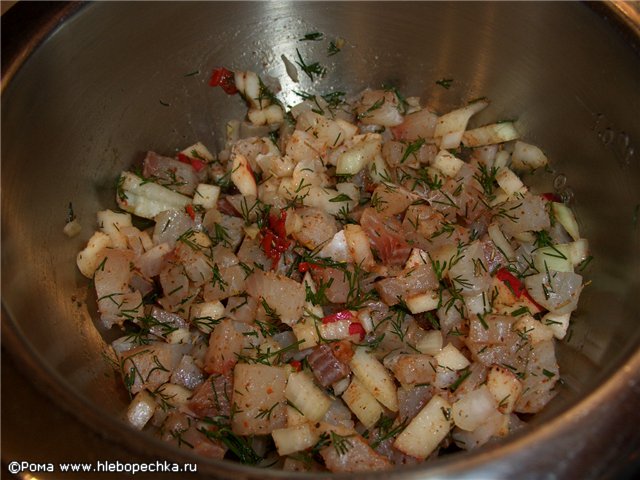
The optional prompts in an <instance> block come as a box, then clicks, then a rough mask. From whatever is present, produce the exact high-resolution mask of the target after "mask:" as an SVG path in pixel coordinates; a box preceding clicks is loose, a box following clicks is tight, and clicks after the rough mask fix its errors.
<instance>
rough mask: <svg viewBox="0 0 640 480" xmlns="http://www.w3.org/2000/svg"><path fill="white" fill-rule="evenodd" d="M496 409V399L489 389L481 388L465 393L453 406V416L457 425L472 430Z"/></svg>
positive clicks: (483, 386)
mask: <svg viewBox="0 0 640 480" xmlns="http://www.w3.org/2000/svg"><path fill="white" fill-rule="evenodd" d="M495 411H496V401H495V400H494V398H493V396H492V395H491V392H489V389H488V388H487V387H486V386H485V385H482V386H481V387H480V388H477V389H475V390H472V391H470V392H468V393H465V394H464V395H462V397H460V398H459V399H458V401H457V402H455V403H454V404H453V405H452V407H451V418H452V419H453V421H454V422H455V424H456V426H457V427H459V428H461V429H463V430H466V431H468V432H471V431H473V430H475V429H476V428H478V427H479V426H480V425H482V424H483V423H484V422H485V421H486V420H487V418H489V417H490V416H491V414H493V413H495Z"/></svg>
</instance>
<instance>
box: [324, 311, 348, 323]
mask: <svg viewBox="0 0 640 480" xmlns="http://www.w3.org/2000/svg"><path fill="white" fill-rule="evenodd" d="M352 318H354V317H353V313H351V312H350V311H349V310H340V311H339V312H336V313H334V314H333V315H327V316H326V317H324V318H323V319H322V324H323V325H326V324H327V323H333V322H337V321H338V320H351V319H352Z"/></svg>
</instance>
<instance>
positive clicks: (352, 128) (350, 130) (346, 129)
mask: <svg viewBox="0 0 640 480" xmlns="http://www.w3.org/2000/svg"><path fill="white" fill-rule="evenodd" d="M336 123H337V124H338V126H339V127H340V129H341V130H342V137H343V138H344V141H347V140H351V139H352V138H353V137H354V136H355V135H356V133H358V126H357V125H354V124H353V123H349V122H347V121H346V120H343V119H341V118H336Z"/></svg>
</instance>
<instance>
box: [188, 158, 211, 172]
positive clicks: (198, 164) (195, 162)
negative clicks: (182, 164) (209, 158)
mask: <svg viewBox="0 0 640 480" xmlns="http://www.w3.org/2000/svg"><path fill="white" fill-rule="evenodd" d="M191 166H192V167H193V169H194V170H195V171H196V172H200V171H201V170H202V169H203V168H204V167H206V166H207V164H206V163H205V162H203V161H202V160H199V159H197V158H192V159H191Z"/></svg>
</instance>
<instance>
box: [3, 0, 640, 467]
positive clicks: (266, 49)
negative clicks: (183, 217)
mask: <svg viewBox="0 0 640 480" xmlns="http://www.w3.org/2000/svg"><path fill="white" fill-rule="evenodd" d="M65 18H66V17H65ZM311 31H320V32H323V33H324V35H325V38H327V39H334V38H336V37H343V38H345V40H346V42H347V44H346V47H345V48H344V50H343V51H342V52H341V53H340V54H338V55H335V56H333V57H327V56H326V42H322V43H321V42H299V41H298V40H297V39H299V38H300V37H301V36H303V35H304V34H305V33H307V32H311ZM3 40H4V39H3ZM296 48H300V50H301V52H302V53H303V54H304V55H305V57H306V58H315V59H317V60H318V61H321V62H322V63H324V64H325V65H327V67H328V75H327V76H326V78H324V79H322V80H320V81H318V82H317V83H316V84H315V85H313V86H312V85H311V84H310V83H309V82H308V81H307V79H302V81H301V85H297V86H296V89H307V90H309V89H311V88H314V89H316V90H317V91H320V92H327V91H329V90H330V89H331V88H336V89H340V90H348V91H352V90H354V89H358V88H361V87H364V86H367V85H369V86H377V85H381V84H388V83H393V84H395V85H396V86H397V87H398V88H399V89H400V91H402V92H404V93H406V94H410V95H420V96H421V97H422V99H423V101H425V102H426V103H427V104H429V105H430V106H432V107H433V108H435V109H437V110H440V111H445V110H446V109H448V108H452V107H454V106H457V105H459V104H460V103H461V102H465V101H467V100H469V99H472V98H477V97H479V96H486V97H488V98H489V99H491V101H492V104H491V106H490V108H489V109H488V110H489V111H487V112H486V114H485V116H483V117H480V118H479V119H478V123H480V122H482V120H483V118H487V119H495V118H516V117H517V119H518V121H517V125H518V128H519V129H520V130H521V132H523V133H524V136H525V138H526V139H528V140H530V141H531V142H533V143H536V144H539V145H541V146H542V147H543V148H544V149H545V151H546V152H547V154H548V156H549V157H550V159H551V162H552V167H553V169H554V170H555V174H554V177H555V179H554V178H553V177H549V178H545V179H541V180H540V182H541V183H542V184H546V185H547V188H553V184H554V183H555V186H556V187H558V188H559V191H560V192H561V193H563V194H564V195H568V196H570V197H572V198H574V200H573V205H574V207H575V210H576V212H577V214H578V217H579V220H580V223H581V229H582V231H583V233H584V235H585V236H586V237H587V238H589V240H590V242H591V248H592V250H593V255H594V257H595V259H594V261H593V262H592V264H591V266H590V267H589V269H588V271H587V276H588V278H589V279H590V280H591V281H592V283H591V284H590V285H589V286H588V287H587V289H586V290H585V292H584V293H583V301H582V304H581V307H580V310H579V311H578V312H577V314H576V315H575V318H574V325H573V327H572V335H571V337H570V339H569V340H568V341H567V342H565V343H564V344H563V345H562V346H561V348H560V351H559V356H560V359H561V362H562V363H561V367H562V372H563V378H564V380H565V384H564V386H563V388H562V391H561V393H560V395H559V396H558V397H557V398H556V399H555V400H554V401H553V402H552V403H551V404H550V405H549V408H547V409H546V410H545V411H544V412H543V413H542V414H541V415H540V416H539V417H538V418H537V419H536V420H534V421H533V422H532V424H531V426H530V428H528V429H527V430H525V431H522V432H520V433H519V434H517V435H516V436H514V437H513V438H512V439H510V440H508V441H504V442H499V443H496V444H494V445H491V446H487V447H485V448H483V449H481V450H478V451H476V452H470V453H465V454H460V455H456V456H454V457H450V458H444V459H438V460H436V461H433V462H429V463H428V464H425V465H424V466H423V467H421V468H419V469H415V468H414V469H405V470H401V471H397V472H394V474H393V475H389V474H385V475H384V476H381V477H379V478H383V477H384V478H396V477H397V478H400V477H401V478H445V477H446V478H470V479H471V478H474V479H475V478H487V477H492V478H507V477H508V478H512V477H513V478H618V477H619V476H621V475H624V474H629V475H631V474H632V473H633V471H634V470H633V469H634V465H637V463H635V462H638V459H639V457H638V456H639V455H640V438H639V434H638V432H637V425H638V424H640V409H638V408H637V407H638V405H639V404H640V309H639V308H638V297H639V295H640V248H639V247H640V245H639V243H640V233H639V232H640V225H638V215H639V212H638V209H639V207H638V205H640V152H639V151H638V150H639V148H640V147H639V145H640V121H639V120H638V119H639V115H638V112H639V111H640V83H639V82H640V57H639V55H638V53H637V51H634V49H633V48H631V46H630V45H629V43H627V42H626V41H625V38H624V37H623V36H621V35H619V34H618V32H617V31H616V30H615V29H614V28H613V27H612V25H611V24H610V23H607V22H605V21H603V20H602V18H601V16H600V13H597V12H595V11H593V10H592V9H590V8H589V7H587V6H585V5H584V4H579V3H573V2H571V3H556V2H550V3H520V2H516V3H509V2H498V3H479V2H478V3H476V2H473V3H457V2H456V3H422V2H412V3H398V2H391V3H375V4H368V3H362V2H343V3H327V2H309V3H307V2H271V3H266V2H260V3H243V2H230V3H222V2H214V3H184V2H175V3H173V2H161V3H153V4H150V3H147V2H139V3H138V2H135V3H133V2H132V3H126V2H104V3H96V4H88V5H84V6H82V7H81V8H80V9H78V11H77V12H76V13H74V14H72V15H71V16H69V17H68V18H67V19H66V20H65V21H64V23H62V25H61V26H59V27H58V28H57V29H56V30H55V31H54V32H53V34H52V35H50V36H49V37H48V38H46V39H45V40H44V42H43V43H42V44H41V45H39V47H38V48H36V49H35V50H34V51H33V53H31V55H30V56H29V57H28V58H27V59H26V60H25V61H24V64H22V65H21V66H20V60H22V59H18V60H17V63H14V64H13V67H10V68H12V69H11V70H5V74H6V72H10V73H11V74H10V75H9V76H8V78H7V76H6V75H5V78H4V79H3V92H2V280H3V285H2V287H3V288H2V304H3V315H2V343H3V347H6V348H7V349H9V351H10V352H11V354H12V359H13V360H12V362H14V363H15V364H16V366H17V368H18V369H19V370H20V371H21V372H23V375H24V376H25V377H26V378H28V379H29V380H30V381H32V382H33V384H34V385H36V386H37V388H39V389H40V391H43V392H45V393H46V394H47V395H48V397H47V398H50V399H51V400H46V402H49V401H53V402H54V403H55V404H57V405H59V406H62V407H63V408H64V409H66V410H68V411H70V412H71V413H72V415H73V417H72V418H76V419H77V420H78V421H79V422H81V424H84V425H86V426H87V428H88V429H90V430H91V431H92V432H98V436H99V437H100V438H103V440H104V444H105V450H104V451H105V452H111V450H109V449H108V448H107V446H109V445H116V446H118V448H116V449H115V450H114V451H115V452H120V453H112V455H114V456H115V458H113V459H114V460H115V459H117V458H120V457H119V455H121V454H122V450H123V449H124V450H126V451H128V452H130V453H129V454H130V455H133V456H136V457H138V458H150V459H159V458H161V459H165V458H166V459H178V460H180V461H189V460H191V461H193V460H194V457H190V456H189V455H187V454H185V453H182V452H177V451H175V450H173V449H170V448H169V447H168V446H167V445H165V444H163V443H162V442H159V441H156V440H154V439H152V438H150V437H148V436H146V435H144V434H140V433H138V432H133V431H131V430H129V429H128V428H127V427H126V426H125V424H124V423H123V422H122V421H121V420H120V416H121V413H122V411H123V409H124V408H125V406H126V402H127V398H126V396H125V395H124V390H123V389H122V388H121V387H120V386H119V383H118V380H117V379H116V378H115V377H114V374H113V372H112V370H111V367H110V366H109V365H108V363H107V362H106V361H105V360H104V358H103V351H104V349H105V348H106V345H107V344H106V341H108V340H109V339H110V338H112V335H113V334H112V333H110V332H105V331H102V330H101V329H100V328H98V329H96V327H95V326H94V322H93V320H92V312H93V311H94V308H93V307H92V305H91V302H90V301H89V302H85V301H86V300H87V298H88V297H87V282H86V280H85V279H83V278H82V277H81V275H80V274H79V273H78V272H76V269H75V255H76V252H77V251H78V250H79V248H81V245H82V244H83V242H85V241H86V239H87V238H88V237H89V235H90V233H91V231H92V229H93V228H94V213H95V211H97V210H98V209H104V208H107V207H113V206H115V201H114V198H113V197H114V181H115V178H116V176H117V175H118V173H119V171H120V170H121V169H124V168H127V167H129V166H130V165H131V164H132V163H134V162H136V161H139V160H140V159H141V155H143V152H145V151H146V150H147V149H155V150H157V151H160V152H171V151H175V149H177V148H180V147H182V146H184V145H185V144H188V143H190V142H191V143H192V142H194V141H196V140H201V141H203V142H204V143H205V144H207V145H209V146H210V147H211V148H216V147H220V146H221V144H222V138H223V137H222V135H223V132H224V122H226V120H228V119H231V118H237V117H238V116H240V115H241V114H242V113H243V108H242V106H241V105H240V103H239V102H238V101H237V99H230V98H228V97H226V96H225V95H224V94H222V93H221V92H218V91H213V90H212V89H211V88H209V87H208V86H207V81H208V74H209V72H210V70H211V69H212V68H213V67H216V66H220V65H225V66H228V67H229V68H242V69H253V70H255V71H258V72H265V73H267V74H270V75H272V76H276V77H279V78H281V79H282V80H283V82H282V83H283V87H284V88H285V90H287V89H290V88H291V87H293V86H294V85H293V83H292V82H291V81H290V80H288V79H287V78H286V76H285V74H284V64H283V63H282V61H281V60H280V56H281V55H282V54H286V55H287V56H289V58H293V56H294V55H295V49H296ZM3 53H4V51H3ZM193 72H199V73H197V74H195V75H190V74H191V73H193ZM443 77H446V78H453V79H454V83H453V85H452V88H450V89H448V90H445V89H443V88H440V87H438V86H437V85H435V81H436V80H439V79H441V78H443ZM8 80H9V81H8ZM285 98H286V100H287V101H288V102H293V101H295V97H294V96H293V95H286V96H285ZM69 202H72V203H73V206H74V209H75V212H76V214H77V215H78V217H79V219H80V221H81V223H82V225H83V227H84V228H83V232H82V234H81V235H80V236H79V237H77V238H74V239H71V240H69V239H67V238H66V237H65V236H64V235H63V234H62V227H63V225H64V222H65V219H66V213H67V206H68V204H69ZM89 298H90V297H89ZM3 368H4V366H3ZM3 390H4V392H5V393H4V398H3V400H4V403H6V402H11V397H10V396H7V393H6V392H7V389H6V388H3ZM3 408H4V407H3ZM15 434H16V432H6V431H5V430H4V428H3V461H7V460H8V459H7V458H5V452H6V451H7V450H6V448H5V447H4V444H5V442H9V440H10V437H9V439H7V435H15ZM33 442H34V444H33V448H37V447H38V443H37V439H36V438H34V440H33ZM7 445H9V443H7ZM13 451H15V449H14V450H13ZM83 454H84V452H82V449H80V451H79V452H78V458H80V459H81V458H82V456H83ZM91 455H92V457H91V458H94V457H99V452H98V453H96V452H93V453H92V454H91ZM98 459H100V458H98ZM199 472H200V474H201V475H207V474H211V475H215V476H219V477H224V478H231V477H233V478H271V477H278V476H282V477H290V478H292V475H285V474H283V473H278V472H267V471H260V470H253V469H250V468H246V467H242V466H238V465H234V464H230V463H226V462H222V463H221V462H208V461H204V460H201V461H199ZM38 478H40V477H38ZM42 478H47V477H46V475H43V476H42ZM50 478H57V477H54V476H50ZM60 478H62V477H60ZM112 478H116V477H112Z"/></svg>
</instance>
